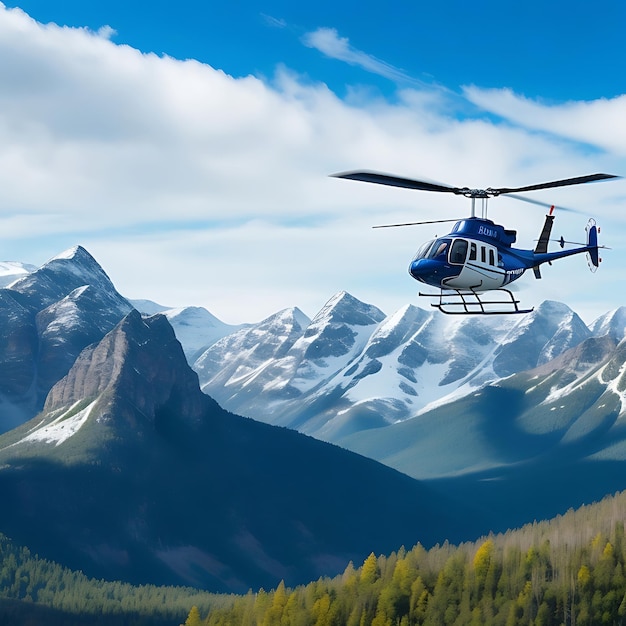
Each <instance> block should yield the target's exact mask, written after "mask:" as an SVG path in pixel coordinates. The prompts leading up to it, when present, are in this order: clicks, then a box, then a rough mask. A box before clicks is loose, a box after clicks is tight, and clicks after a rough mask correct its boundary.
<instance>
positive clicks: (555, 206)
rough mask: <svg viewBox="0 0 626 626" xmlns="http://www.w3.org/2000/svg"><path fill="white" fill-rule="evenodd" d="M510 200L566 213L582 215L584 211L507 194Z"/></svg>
mask: <svg viewBox="0 0 626 626" xmlns="http://www.w3.org/2000/svg"><path fill="white" fill-rule="evenodd" d="M507 196H508V197H509V198H513V199H514V200H521V201H522V202H528V203H529V204H536V205H537V206H542V207H545V208H546V209H549V208H550V207H552V206H553V207H554V208H555V209H556V210H557V211H565V212H567V213H582V211H578V210H577V209H570V208H568V207H564V206H561V205H560V204H550V203H549V202H542V201H541V200H534V199H532V198H526V197H525V196H518V195H516V194H514V193H509V194H507Z"/></svg>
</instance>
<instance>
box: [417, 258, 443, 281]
mask: <svg viewBox="0 0 626 626" xmlns="http://www.w3.org/2000/svg"><path fill="white" fill-rule="evenodd" d="M440 265H441V263H439V262H438V261H434V260H433V259H418V260H417V261H412V262H411V265H410V266H409V274H411V276H413V278H415V280H419V281H421V282H423V283H426V282H428V278H429V277H432V276H434V275H435V274H436V273H437V268H438V267H439V266H440Z"/></svg>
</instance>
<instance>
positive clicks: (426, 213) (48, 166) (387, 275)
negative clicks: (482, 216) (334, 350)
mask: <svg viewBox="0 0 626 626" xmlns="http://www.w3.org/2000/svg"><path fill="white" fill-rule="evenodd" d="M333 41H334V42H335V45H337V44H338V43H339V44H341V45H340V46H339V48H336V49H335V54H339V52H340V51H341V46H343V53H342V54H344V55H345V56H346V58H345V59H344V60H346V61H349V62H355V63H361V64H364V63H367V62H369V63H371V64H372V65H371V67H372V68H373V69H372V71H376V70H377V69H378V70H380V71H385V68H390V66H386V64H384V63H381V65H377V63H380V62H379V61H377V60H376V59H373V58H372V57H369V56H368V55H365V54H364V53H361V52H359V51H355V50H352V48H351V47H350V46H349V43H348V42H347V41H345V40H344V41H343V43H341V41H342V40H341V39H340V38H338V37H333V36H329V37H328V38H327V45H328V46H331V45H332V44H333ZM329 50H330V51H332V49H331V48H329ZM338 51H339V52H338ZM368 59H369V61H368ZM390 69H392V70H393V68H390ZM475 93H477V92H475ZM493 95H494V100H495V101H497V95H498V94H497V93H495V94H493ZM475 97H476V98H478V96H477V95H476V96H475ZM487 105H488V103H485V104H484V108H485V109H488V106H487ZM537 106H538V105H537ZM454 107H455V101H454V100H448V99H447V96H446V93H445V92H443V91H438V92H433V91H432V90H428V91H424V90H422V89H419V88H416V87H415V86H414V88H411V89H406V90H404V91H402V92H399V93H398V94H397V97H396V98H395V100H394V102H393V103H389V102H386V101H384V100H381V99H377V100H375V101H372V100H368V99H364V98H360V99H359V98H352V99H351V100H349V101H342V100H341V99H340V98H338V97H337V96H336V95H335V94H334V93H332V92H331V91H330V90H329V89H328V88H327V87H326V86H325V85H323V84H321V83H317V84H315V83H314V84H311V83H310V81H307V82H305V81H302V80H300V78H299V77H298V75H297V74H295V73H294V72H293V71H291V70H289V69H286V68H280V69H279V70H278V71H277V73H276V76H275V77H274V78H273V79H272V81H271V82H267V81H263V80H261V79H258V78H256V77H253V76H248V77H245V78H239V79H236V78H233V77H231V76H228V75H227V74H225V73H224V72H222V71H220V70H218V69H214V68H212V67H210V66H209V65H205V64H201V63H199V62H196V61H178V60H176V59H172V58H168V57H158V56H156V55H154V54H142V53H140V52H139V51H137V50H134V49H133V48H131V47H129V46H125V45H116V44H115V43H114V42H113V41H111V40H110V39H109V38H108V37H107V36H103V34H102V33H101V34H97V33H93V32H90V31H88V30H86V29H73V28H64V27H59V26H55V25H41V24H38V23H36V22H35V21H34V20H32V19H30V18H29V17H28V16H27V15H26V14H25V13H23V12H22V11H20V10H18V9H14V10H8V9H6V8H4V7H3V6H2V5H1V4H0V189H2V193H1V194H0V238H1V239H2V241H1V245H2V248H3V252H2V257H3V258H4V259H5V260H19V261H24V262H31V263H42V262H44V261H45V260H46V259H47V258H49V257H51V256H54V255H55V254H56V253H58V252H60V251H61V250H63V249H65V248H67V247H70V246H72V245H74V244H82V245H84V246H85V247H86V248H87V249H88V250H89V251H90V252H92V254H94V256H95V257H96V258H97V259H98V261H99V262H100V263H101V264H102V265H103V267H104V268H105V269H106V271H107V272H108V273H109V274H110V276H111V277H112V279H113V280H114V282H115V283H116V285H117V287H118V289H120V291H122V293H124V294H125V295H127V296H128V297H145V298H151V299H154V300H157V301H160V302H163V303H165V304H168V305H174V306H178V305H185V304H197V305H202V306H206V307H207V308H208V309H209V310H211V311H212V312H213V313H215V314H216V315H218V316H222V317H223V318H224V320H225V321H227V322H239V321H250V320H254V319H260V317H262V316H264V315H268V314H270V313H272V312H274V311H276V310H278V309H280V308H284V307H287V306H295V305H297V306H300V307H301V308H303V309H304V310H305V311H306V312H307V313H308V314H309V315H313V314H314V313H315V312H316V308H318V307H320V306H321V305H322V304H323V303H324V301H325V300H326V299H327V298H328V297H330V296H331V295H332V293H333V292H334V291H336V290H339V289H347V290H348V291H352V292H353V293H354V295H355V296H357V297H359V298H362V299H364V300H366V301H369V302H371V303H373V304H376V305H378V306H380V307H381V308H383V309H384V310H386V311H388V312H391V311H392V310H393V308H395V307H399V306H401V305H402V304H404V303H405V302H407V301H409V300H414V299H415V294H416V292H417V291H418V285H417V283H414V282H413V281H411V279H410V278H409V277H408V275H407V274H406V266H407V264H408V261H409V260H410V257H411V256H412V254H413V252H414V251H415V249H417V247H418V245H419V243H420V242H421V241H423V240H426V239H428V238H430V237H431V236H432V235H434V234H437V232H438V234H442V231H441V228H443V227H441V228H439V227H437V228H439V230H438V231H437V230H435V227H432V228H431V227H427V228H425V229H419V228H418V229H396V230H393V231H390V232H385V233H381V232H380V231H372V230H371V229H370V226H371V225H373V224H380V223H389V222H401V221H407V220H408V221H410V220H411V219H414V218H416V219H417V218H418V216H419V219H436V218H438V217H442V216H444V217H456V216H458V215H464V214H466V212H467V210H468V207H467V204H466V203H465V201H464V200H463V199H458V198H448V197H439V196H437V195H429V194H426V193H420V192H411V191H407V190H403V189H393V188H385V187H378V186H375V185H367V184H360V183H354V182H350V181H341V180H336V179H331V178H328V174H330V173H333V172H336V171H340V170H346V169H354V168H368V169H380V170H383V171H389V172H395V173H397V174H400V175H406V176H413V177H418V178H427V179H432V180H439V181H442V182H445V183H449V184H454V185H459V186H464V185H468V186H490V185H491V186H515V185H518V184H519V185H522V184H530V183H534V182H542V181H545V180H550V179H556V178H565V177H568V176H575V175H579V174H586V173H591V172H595V171H598V170H599V169H604V170H606V171H609V172H611V173H618V174H619V173H622V172H621V171H620V169H626V167H622V168H619V167H618V166H619V165H622V166H624V163H623V161H621V160H620V158H619V155H618V156H617V157H615V156H614V155H613V153H610V152H606V150H608V148H607V147H606V141H605V137H606V136H607V135H606V133H604V134H601V136H600V137H599V139H598V141H596V142H594V136H595V135H594V132H597V131H594V128H595V126H594V124H595V123H594V122H593V120H592V116H587V117H585V116H582V115H581V116H577V117H576V118H575V119H572V121H571V124H572V128H571V129H569V130H570V135H568V134H567V131H568V127H567V125H565V123H563V124H564V126H563V130H562V131H560V135H561V136H568V137H569V136H571V137H578V138H580V137H582V133H585V136H586V137H587V136H588V139H586V140H585V141H587V142H590V143H592V144H593V145H594V146H595V147H596V148H597V150H598V151H599V152H595V153H591V152H590V151H589V150H588V149H587V147H586V146H584V147H581V148H580V149H579V147H578V146H577V145H576V144H572V143H570V142H563V141H562V140H560V139H559V138H556V139H555V138H554V137H553V136H552V135H551V134H540V135H538V134H537V133H535V132H529V130H528V127H530V124H527V125H526V126H525V125H524V124H522V123H521V122H520V124H519V126H517V127H512V126H511V125H509V124H496V123H493V122H491V121H489V120H488V119H484V120H483V119H459V118H457V117H455V115H454ZM581 108H583V107H581ZM488 110H489V109H488ZM542 112H543V109H541V108H540V109H539V112H538V113H537V117H539V114H540V113H542ZM583 127H584V128H583ZM533 128H534V127H533ZM603 150H604V151H605V152H602V151H603ZM599 163H600V164H601V165H599ZM611 184H612V183H611ZM611 184H606V185H593V186H587V187H593V190H589V189H583V188H581V189H578V190H576V191H574V190H572V189H563V190H559V191H558V192H555V193H558V194H559V195H558V198H559V201H562V203H563V205H565V206H573V207H575V208H581V204H580V202H581V199H584V201H585V203H584V204H583V206H582V208H585V206H587V202H588V201H592V202H593V204H592V206H601V207H602V214H603V215H608V216H615V218H614V219H615V221H616V223H618V224H619V223H620V222H618V220H619V219H621V218H620V217H619V215H621V213H622V212H623V211H622V209H621V204H620V201H619V198H617V197H615V194H616V193H617V191H616V190H617V189H622V192H621V193H623V186H622V187H616V188H615V189H609V187H610V185H611ZM620 184H623V183H616V184H615V185H620ZM537 197H541V195H540V194H537ZM543 198H544V197H542V199H543ZM552 198H554V196H551V195H548V196H547V199H548V200H552ZM498 203H499V204H498V205H495V204H494V205H493V206H494V210H493V211H492V216H493V217H495V218H496V219H499V220H506V221H505V223H506V224H507V226H509V227H511V228H518V230H519V231H520V236H519V243H520V244H521V245H525V246H526V247H532V246H533V245H534V244H533V242H532V239H533V238H534V237H536V235H537V232H538V230H539V227H540V225H541V221H542V217H541V210H540V209H538V210H535V209H534V208H528V207H526V206H525V205H523V209H520V208H519V207H518V208H517V209H514V210H512V209H511V206H512V201H510V200H504V199H499V200H498ZM496 206H499V207H500V208H501V210H500V209H495V207H496ZM594 212H595V211H594ZM559 220H560V221H562V223H563V225H564V226H566V227H567V228H564V234H565V235H566V236H569V235H570V233H569V231H568V229H569V227H570V226H571V227H574V228H575V229H576V230H575V232H578V229H579V227H580V230H582V227H583V226H584V224H579V223H578V221H576V218H574V217H571V216H569V217H564V218H559ZM607 244H609V245H611V244H610V242H609V241H607ZM613 254H614V258H616V259H620V258H621V257H620V253H619V252H615V253H613ZM606 256H607V260H609V258H610V257H609V255H608V254H607V255H606ZM610 262H611V263H613V261H610ZM567 263H568V261H565V262H564V264H567ZM579 265H580V266H581V267H583V266H584V261H582V260H580V264H577V263H576V262H575V261H572V262H570V265H569V266H568V267H572V268H574V270H573V271H576V270H577V269H580V268H579ZM601 275H602V272H599V273H598V277H601ZM523 280H525V281H527V282H528V284H529V285H531V286H532V289H530V292H531V293H532V294H533V297H534V295H541V294H542V293H545V294H546V295H549V296H550V297H558V294H557V293H555V290H554V288H555V283H549V281H548V280H544V281H537V283H534V282H532V283H531V282H530V281H531V279H530V278H529V279H523ZM593 281H596V282H593ZM588 282H589V284H590V285H592V284H593V285H601V284H602V283H601V279H600V280H596V277H594V278H589V281H588ZM539 283H541V284H539ZM544 284H545V285H546V288H547V291H546V292H542V291H541V289H542V288H543V287H542V285H544ZM589 293H591V292H589ZM570 295H571V296H572V298H575V297H576V292H574V293H573V295H572V294H569V293H565V292H564V296H563V298H564V299H565V298H566V297H567V296H570ZM420 304H422V306H427V305H428V303H420ZM572 304H574V303H573V302H572Z"/></svg>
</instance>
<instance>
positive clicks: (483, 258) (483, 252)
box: [480, 246, 487, 263]
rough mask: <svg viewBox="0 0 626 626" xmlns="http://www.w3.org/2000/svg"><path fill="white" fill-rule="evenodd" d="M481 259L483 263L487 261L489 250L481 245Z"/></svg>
mask: <svg viewBox="0 0 626 626" xmlns="http://www.w3.org/2000/svg"><path fill="white" fill-rule="evenodd" d="M480 260H481V262H482V263H486V262H487V250H486V249H485V246H480Z"/></svg>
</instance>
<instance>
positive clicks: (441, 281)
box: [331, 170, 620, 315]
mask: <svg viewBox="0 0 626 626" xmlns="http://www.w3.org/2000/svg"><path fill="white" fill-rule="evenodd" d="M331 177H333V178H345V179H348V180H357V181H363V182H368V183H376V184H379V185H389V186H392V187H404V188H407V189H417V190H421V191H433V192H442V193H452V194H455V195H460V196H464V197H466V198H469V199H470V200H471V211H470V215H469V217H466V218H463V219H458V220H457V219H455V220H449V219H447V220H431V221H427V222H408V223H404V224H385V225H382V226H374V227H373V228H390V227H396V226H414V225H419V224H436V223H443V222H456V224H455V225H454V227H453V228H452V230H451V231H450V233H449V234H447V235H445V236H443V237H438V238H436V239H432V240H430V241H427V242H426V243H424V244H423V245H422V246H421V247H420V248H419V250H418V251H417V253H416V254H415V256H414V257H413V259H412V261H411V263H410V265H409V274H410V275H411V276H412V277H413V278H414V279H416V280H418V281H419V282H421V283H424V284H426V285H429V286H430V287H434V288H436V289H438V291H437V292H435V293H422V292H419V295H420V296H424V297H428V298H434V301H433V302H431V306H433V307H435V308H437V309H439V310H440V311H441V312H442V313H446V314H452V315H454V314H457V315H464V314H481V315H489V314H521V313H530V312H531V311H532V310H533V309H532V308H530V309H528V308H526V309H524V308H520V306H519V305H520V300H518V299H516V298H515V296H514V295H513V292H512V291H511V290H510V289H508V288H507V287H506V286H507V285H509V284H510V283H512V282H514V281H516V280H517V279H519V278H520V277H521V276H522V275H523V274H524V273H525V272H526V270H529V269H532V270H533V273H534V275H535V278H541V270H540V266H541V265H543V264H544V263H548V264H552V262H553V261H556V260H558V259H562V258H565V257H568V256H572V255H575V254H583V253H586V254H587V260H588V265H589V268H590V269H591V270H592V271H594V272H595V271H596V270H597V268H598V266H599V264H600V260H601V259H600V257H599V249H600V248H604V247H605V246H599V245H598V232H599V228H598V226H597V224H596V222H595V220H594V219H593V218H590V219H589V221H588V223H587V226H586V228H585V230H586V233H587V238H586V243H585V244H582V243H576V242H570V241H565V239H564V238H563V237H561V238H560V239H559V240H557V241H558V243H559V245H560V247H561V248H562V249H561V250H559V251H556V252H548V243H549V242H550V241H552V240H551V239H550V235H551V232H552V226H553V223H554V205H552V206H551V207H550V210H549V212H548V214H547V215H546V216H545V217H546V218H545V222H544V225H543V228H542V230H541V234H540V235H539V239H538V240H537V244H536V246H535V248H534V250H522V249H518V248H514V247H513V244H514V243H515V240H516V237H517V232H516V231H515V230H509V229H506V228H505V227H504V226H501V225H499V224H496V223H494V222H493V221H492V220H490V219H488V218H487V202H488V200H489V199H490V198H494V197H497V196H501V195H505V194H508V195H509V196H510V197H513V198H516V199H518V200H525V201H527V202H531V203H533V204H541V205H543V206H549V205H547V204H545V203H543V202H539V201H537V200H531V199H528V198H525V197H523V196H517V195H514V194H517V193H520V192H526V191H535V190H538V189H551V188H554V187H565V186H569V185H581V184H584V183H591V182H597V181H605V180H610V179H616V178H620V177H619V176H615V175H613V174H589V175H587V176H579V177H576V178H567V179H564V180H555V181H551V182H547V183H540V184H537V185H527V186H524V187H501V188H491V187H489V188H487V189H470V188H469V187H452V186H449V185H446V184H442V183H434V182H428V181H423V180H414V179H412V178H404V177H400V176H394V175H391V174H384V173H381V172H374V171H368V170H362V171H350V172H340V173H337V174H331ZM476 200H481V203H482V210H481V216H480V217H478V216H477V215H476ZM566 243H567V244H573V245H575V246H576V247H574V248H568V249H565V244H566Z"/></svg>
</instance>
